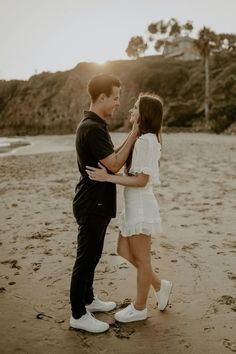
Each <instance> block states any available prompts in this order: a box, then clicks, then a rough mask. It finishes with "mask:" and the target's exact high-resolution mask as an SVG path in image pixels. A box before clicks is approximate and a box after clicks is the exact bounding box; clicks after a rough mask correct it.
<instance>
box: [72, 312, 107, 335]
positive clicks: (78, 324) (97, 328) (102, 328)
mask: <svg viewBox="0 0 236 354" xmlns="http://www.w3.org/2000/svg"><path fill="white" fill-rule="evenodd" d="M70 326H71V327H73V328H76V329H83V330H84V331H87V332H91V333H102V332H106V331H107V330H108V329H109V324H108V323H106V322H102V321H99V320H96V318H95V317H93V315H91V313H90V312H89V311H87V313H86V314H85V315H83V316H82V317H80V318H79V319H75V318H73V317H72V316H71V318H70Z"/></svg>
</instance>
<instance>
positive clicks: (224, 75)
mask: <svg viewBox="0 0 236 354" xmlns="http://www.w3.org/2000/svg"><path fill="white" fill-rule="evenodd" d="M209 65H210V83H211V96H210V102H209V105H210V115H209V125H208V129H210V130H212V131H214V132H217V133H220V132H223V131H225V130H226V129H228V130H229V129H230V126H234V127H235V123H234V122H235V121H236V57H235V56H234V55H233V54H230V53H227V54H225V55H222V54H219V55H217V54H215V55H214V56H211V58H210V63H209ZM100 72H106V73H112V74H114V75H116V76H117V77H119V78H120V80H121V82H122V96H121V107H120V109H119V111H118V112H116V114H115V117H114V120H113V121H112V123H111V129H112V130H113V129H123V130H125V129H127V128H128V115H129V114H128V111H129V109H130V108H131V106H132V104H133V103H134V101H135V99H136V98H137V96H138V93H139V92H140V91H149V92H155V93H157V94H159V95H160V96H161V97H162V98H163V99H164V103H165V117H164V125H165V127H166V128H169V129H173V128H176V127H177V128H179V129H186V128H187V129H193V130H205V129H206V126H205V124H204V94H205V87H204V65H203V62H202V61H201V60H196V61H189V62H184V61H178V60H175V59H172V60H171V59H164V58H163V57H162V56H150V57H143V58H138V59H136V60H123V61H111V62H107V63H106V64H104V65H98V64H95V63H80V64H78V65H77V66H76V67H75V68H74V69H72V70H69V71H66V72H57V73H48V72H45V73H42V74H39V75H35V76H33V77H31V78H30V79H29V80H28V81H17V80H12V81H0V135H1V136H4V135H27V134H29V135H30V134H65V133H73V132H74V131H75V129H76V126H77V124H78V122H79V120H80V118H81V115H82V112H83V110H84V109H87V108H88V105H89V97H88V95H87V92H86V86H87V82H88V80H89V79H90V78H91V77H92V76H93V75H95V74H96V73H100ZM233 124H234V125H233Z"/></svg>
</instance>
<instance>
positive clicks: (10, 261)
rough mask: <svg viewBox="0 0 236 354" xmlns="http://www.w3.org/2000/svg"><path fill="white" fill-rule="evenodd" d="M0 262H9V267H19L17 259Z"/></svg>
mask: <svg viewBox="0 0 236 354" xmlns="http://www.w3.org/2000/svg"><path fill="white" fill-rule="evenodd" d="M1 264H11V268H16V269H21V266H19V264H18V260H17V259H8V260H6V261H2V262H1Z"/></svg>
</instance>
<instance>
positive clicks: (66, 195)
mask: <svg viewBox="0 0 236 354" xmlns="http://www.w3.org/2000/svg"><path fill="white" fill-rule="evenodd" d="M112 136H113V139H114V141H116V142H117V141H120V140H121V139H122V137H124V135H122V134H112ZM35 139H37V138H35ZM41 140H42V141H43V142H44V143H41V144H40V143H39V144H38V145H37V148H35V145H34V147H33V148H34V150H32V147H28V146H27V147H24V148H20V149H18V150H17V152H15V153H12V154H11V156H7V155H5V156H0V176H1V179H0V181H1V184H0V188H1V189H0V198H1V204H0V207H1V211H0V212H1V223H0V228H1V240H0V241H1V242H0V253H1V256H0V263H1V274H0V275H1V277H0V281H1V283H0V313H1V319H0V332H1V335H0V352H1V353H4V354H5V353H30V354H39V353H40V354H41V353H50V354H51V353H52V354H54V353H55V354H56V353H60V354H62V353H63V354H67V353H68V354H73V353H76V354H77V353H80V354H93V353H104V354H105V353H107V354H113V353H114V354H121V353H122V354H123V353H124V354H132V353H137V354H143V353H149V354H154V353H155V354H157V353H160V354H170V353H171V354H172V353H173V354H176V353H180V354H182V353H183V354H184V353H191V354H192V353H194V354H195V353H196V354H200V353H201V354H211V353H212V354H213V353H214V354H215V353H217V354H218V353H219V354H227V353H231V352H236V336H235V333H236V330H235V323H236V316H235V311H236V261H235V253H236V243H235V230H236V227H235V226H236V221H235V220H236V218H235V212H236V198H235V190H236V178H235V177H236V171H235V168H236V138H235V136H216V135H208V134H187V133H186V134H184V133H179V134H169V135H165V136H164V148H163V157H162V161H161V179H162V185H161V187H159V188H158V190H156V194H157V197H158V199H159V203H160V206H161V214H162V218H163V227H164V232H163V235H162V236H160V237H159V238H158V239H157V240H156V243H155V246H154V247H153V250H152V254H153V267H154V269H155V270H156V272H158V273H159V275H160V277H161V278H164V279H170V280H172V281H173V283H174V288H173V293H172V296H171V301H170V304H169V306H168V308H167V310H166V311H165V312H164V313H160V312H159V311H158V310H157V308H156V304H155V298H154V294H153V292H152V291H151V292H150V297H149V301H148V310H149V318H148V320H147V321H144V322H142V323H141V322H139V323H130V324H118V323H115V322H114V319H113V314H114V312H113V313H109V314H97V315H96V317H97V318H99V319H103V320H106V321H108V322H109V323H110V330H109V331H108V332H107V333H106V334H98V335H93V334H88V333H85V332H81V331H74V330H69V325H68V320H69V316H70V305H69V300H68V298H69V285H70V276H71V270H72V267H73V263H74V257H75V251H76V224H75V221H74V219H73V216H72V210H71V201H72V198H73V191H74V187H75V184H76V182H77V180H78V177H79V176H78V172H77V166H76V159H75V152H74V150H73V137H72V136H67V137H54V138H50V137H42V139H41ZM52 142H53V144H52ZM62 142H66V143H65V144H64V145H65V146H64V145H63V144H62ZM45 144H47V148H45ZM61 144H62V145H63V146H64V151H62V152H47V151H55V149H54V147H55V146H54V145H57V146H58V147H59V148H61V149H62V150H63V148H62V145H61ZM52 145H53V146H54V147H53V148H52ZM22 149H24V150H22ZM30 149H31V150H30ZM65 150H66V151H65ZM21 151H24V155H20V154H21ZM38 152H44V153H41V154H37V153H38ZM32 153H33V154H32ZM122 207H123V200H122V187H119V188H118V213H119V212H120V211H121V209H122ZM116 238H117V227H116V220H115V219H113V220H112V222H111V224H110V226H109V228H108V232H107V236H106V241H105V247H104V253H103V257H102V259H101V262H100V264H99V266H98V268H97V272H96V279H95V289H96V293H97V294H99V296H100V297H101V298H102V299H105V300H106V299H112V300H114V301H116V302H117V304H118V308H119V307H122V306H123V304H124V303H126V302H128V301H129V299H133V298H134V296H135V284H136V280H135V271H134V269H133V268H132V267H131V266H129V265H128V264H127V263H126V262H125V261H124V260H123V259H122V258H121V257H119V256H117V255H116Z"/></svg>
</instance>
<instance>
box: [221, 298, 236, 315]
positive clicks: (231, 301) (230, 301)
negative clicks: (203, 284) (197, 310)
mask: <svg viewBox="0 0 236 354" xmlns="http://www.w3.org/2000/svg"><path fill="white" fill-rule="evenodd" d="M216 302H217V303H218V304H221V305H227V306H229V307H230V308H231V310H232V311H236V298H235V297H232V296H230V295H223V296H221V297H220V298H219V299H217V300H216Z"/></svg>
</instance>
